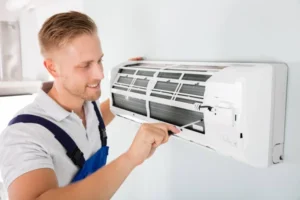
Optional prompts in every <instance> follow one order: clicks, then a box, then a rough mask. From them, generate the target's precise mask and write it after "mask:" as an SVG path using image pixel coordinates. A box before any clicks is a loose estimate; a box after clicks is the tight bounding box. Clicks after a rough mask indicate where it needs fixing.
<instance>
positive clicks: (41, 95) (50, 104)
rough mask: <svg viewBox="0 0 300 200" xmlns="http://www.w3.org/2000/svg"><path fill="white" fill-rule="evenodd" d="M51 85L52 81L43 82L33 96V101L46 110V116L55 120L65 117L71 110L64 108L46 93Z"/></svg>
mask: <svg viewBox="0 0 300 200" xmlns="http://www.w3.org/2000/svg"><path fill="white" fill-rule="evenodd" d="M52 86H53V82H44V83H43V84H42V87H41V89H40V90H39V92H38V94H37V96H36V98H35V102H36V103H37V104H38V105H39V107H40V108H41V109H43V110H44V111H45V112H46V114H47V116H50V117H51V118H53V119H54V120H56V121H62V120H64V119H66V118H67V117H68V116H69V115H70V114H71V112H69V111H67V110H65V109H64V108H63V107H61V106H60V105H59V104H58V103H56V101H54V99H52V98H51V97H50V96H49V95H48V94H47V93H48V92H49V90H50V89H51V88H52Z"/></svg>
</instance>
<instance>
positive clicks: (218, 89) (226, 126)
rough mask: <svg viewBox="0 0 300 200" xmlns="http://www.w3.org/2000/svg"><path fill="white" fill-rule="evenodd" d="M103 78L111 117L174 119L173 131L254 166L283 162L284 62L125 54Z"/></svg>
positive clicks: (285, 73) (149, 120)
mask: <svg viewBox="0 0 300 200" xmlns="http://www.w3.org/2000/svg"><path fill="white" fill-rule="evenodd" d="M110 84H111V86H110V87H111V96H110V98H111V108H112V111H113V112H114V113H115V114H116V115H118V116H121V117H125V118H127V119H130V120H134V121H137V122H139V123H143V122H167V123H170V124H174V125H176V126H179V127H181V129H182V132H181V133H180V134H177V136H178V137H180V138H183V139H185V140H187V141H192V142H194V143H197V144H200V146H203V147H209V149H213V150H215V151H216V152H218V153H221V154H222V155H227V156H230V157H233V158H235V159H237V160H239V161H242V162H244V163H247V164H249V165H252V166H255V167H267V166H270V165H272V164H277V163H280V162H282V161H283V150H284V126H285V102H286V84H287V66H286V65H285V64H281V63H218V62H216V63H214V62H162V61H159V62H155V61H130V62H125V63H122V64H120V65H118V66H116V67H114V68H113V69H112V71H111V74H110Z"/></svg>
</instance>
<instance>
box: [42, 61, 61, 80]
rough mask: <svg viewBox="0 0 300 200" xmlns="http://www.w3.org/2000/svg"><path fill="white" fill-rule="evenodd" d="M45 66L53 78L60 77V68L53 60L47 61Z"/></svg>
mask: <svg viewBox="0 0 300 200" xmlns="http://www.w3.org/2000/svg"><path fill="white" fill-rule="evenodd" d="M44 66H45V67H46V69H47V70H48V72H49V73H50V74H51V75H52V77H53V78H56V77H58V76H59V72H58V66H57V65H56V64H55V63H54V62H53V60H52V59H45V60H44Z"/></svg>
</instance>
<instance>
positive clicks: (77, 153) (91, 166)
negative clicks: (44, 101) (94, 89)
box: [9, 101, 109, 183]
mask: <svg viewBox="0 0 300 200" xmlns="http://www.w3.org/2000/svg"><path fill="white" fill-rule="evenodd" d="M92 103H93V106H94V110H95V112H96V115H97V118H98V122H99V124H98V129H99V136H100V140H101V143H102V147H101V148H100V149H99V150H98V151H97V152H96V153H95V154H94V155H92V156H91V157H90V158H89V159H88V160H85V158H84V156H83V153H82V151H81V150H80V149H79V148H78V146H77V145H76V143H75V142H74V141H73V139H72V138H71V137H70V136H69V135H68V134H67V133H66V132H65V131H64V130H63V129H61V128H60V127H59V126H57V125H56V124H54V123H53V122H51V121H49V120H47V119H45V118H43V117H39V116H36V115H30V114H21V115H18V116H16V117H15V118H13V119H12V120H11V121H10V122H9V125H12V124H15V123H36V124H39V125H41V126H44V127H45V128H47V129H48V130H49V131H50V132H51V133H52V134H53V135H54V136H55V138H56V139H57V140H58V141H59V142H60V144H61V145H62V146H63V147H64V148H65V149H66V151H67V156H68V157H69V158H70V159H71V160H72V162H73V163H74V164H75V165H76V166H77V167H78V169H79V170H78V172H77V174H76V175H75V176H74V178H73V180H72V181H71V182H72V183H74V182H76V181H80V180H82V179H84V178H85V177H87V176H88V175H90V174H92V173H94V172H95V171H97V170H98V169H100V168H101V167H103V166H104V165H105V164H106V161H107V156H108V150H109V147H108V146H107V135H106V129H105V124H104V121H103V119H102V117H101V114H100V112H99V109H98V106H97V104H96V102H94V101H93V102H92Z"/></svg>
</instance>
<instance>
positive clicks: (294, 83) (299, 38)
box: [85, 0, 300, 200]
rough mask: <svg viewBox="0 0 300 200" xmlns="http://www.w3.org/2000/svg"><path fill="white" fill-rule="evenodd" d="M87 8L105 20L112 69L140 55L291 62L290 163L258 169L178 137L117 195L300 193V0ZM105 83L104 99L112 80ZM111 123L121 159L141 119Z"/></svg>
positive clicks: (132, 1)
mask: <svg viewBox="0 0 300 200" xmlns="http://www.w3.org/2000/svg"><path fill="white" fill-rule="evenodd" d="M85 11H86V12H87V13H88V14H90V16H91V17H92V18H94V19H95V21H96V22H97V24H98V26H99V32H100V33H99V35H100V37H101V40H102V45H103V49H104V53H105V57H104V64H105V70H106V73H107V72H108V71H109V68H110V67H112V66H114V65H116V64H118V63H120V62H123V61H125V60H126V59H128V58H129V57H133V56H145V57H147V58H148V59H158V60H184V61H216V60H222V61H280V62H286V63H287V64H288V66H289V82H288V101H287V123H286V145H285V163H284V164H281V165H278V166H274V167H271V168H270V169H265V170H262V169H255V168H251V167H249V166H247V165H244V164H241V163H239V162H237V161H234V160H232V159H230V158H226V157H223V156H221V155H217V154H216V153H212V152H209V151H206V150H205V149H202V148H200V147H199V146H197V145H194V144H190V143H187V142H184V141H181V140H177V139H175V138H172V139H171V140H170V141H169V143H168V144H166V145H165V146H163V147H161V148H160V149H159V150H158V152H157V153H156V154H155V156H154V157H152V158H151V159H150V160H148V161H147V162H146V163H144V165H142V166H140V167H138V168H137V169H136V170H135V171H134V172H133V173H132V174H131V175H130V176H129V177H128V179H127V180H126V182H125V183H124V185H122V187H121V189H120V190H119V191H118V192H117V194H116V195H115V198H114V199H132V200H134V199H137V200H140V199H143V200H147V199H149V200H150V199H151V200H152V199H155V200H158V199H162V200H169V199H170V200H171V199H172V200H177V199H178V200H181V199H203V200H207V199H209V200H211V199H226V200H227V199H243V200H244V199H249V200H250V199H251V200H252V199H263V200H266V199H272V200H274V199H276V200H277V199H280V200H281V199H287V200H299V199H300V155H299V152H300V134H299V132H300V128H299V126H298V113H299V110H300V108H299V105H298V102H299V101H300V93H299V89H298V86H299V85H300V79H299V78H298V77H299V76H300V54H299V52H300V21H299V20H300V1H299V0H285V1H282V0H263V1H262V0H244V1H240V0H210V1H204V0H185V1H183V0H181V1H180V0H152V1H145V0H144V1H142V0H127V1H123V0H115V1H86V2H85ZM102 88H103V97H102V98H101V99H105V98H107V96H108V88H109V85H108V80H106V81H104V83H103V85H102ZM108 129H109V143H110V146H111V154H110V159H114V158H115V157H116V156H118V155H119V154H120V153H121V152H123V151H125V150H126V149H127V148H128V146H129V145H130V143H131V141H132V138H133V137H134V134H135V132H136V131H137V129H138V125H137V124H135V123H133V122H130V123H128V122H127V121H125V120H122V119H119V118H117V119H116V120H115V121H114V122H113V123H112V124H111V125H110V126H109V127H108ZM146 187H147V188H146Z"/></svg>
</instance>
